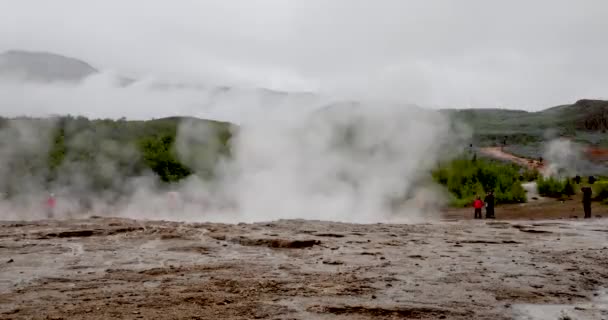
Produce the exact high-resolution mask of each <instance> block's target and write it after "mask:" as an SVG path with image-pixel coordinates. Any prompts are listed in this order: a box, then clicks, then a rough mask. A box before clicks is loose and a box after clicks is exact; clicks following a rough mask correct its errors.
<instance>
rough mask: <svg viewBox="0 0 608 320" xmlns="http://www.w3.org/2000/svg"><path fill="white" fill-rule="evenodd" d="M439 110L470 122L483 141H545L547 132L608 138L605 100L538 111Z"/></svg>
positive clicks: (607, 116) (582, 101) (607, 103)
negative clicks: (501, 139)
mask: <svg viewBox="0 0 608 320" xmlns="http://www.w3.org/2000/svg"><path fill="white" fill-rule="evenodd" d="M441 112H444V113H446V114H448V115H450V116H451V117H453V118H455V119H458V120H461V121H463V122H465V123H467V124H469V125H470V126H471V127H472V128H473V129H474V131H475V134H476V136H477V137H478V138H480V139H482V140H483V139H484V137H485V138H486V139H488V138H496V137H502V136H509V137H513V136H518V137H519V138H520V140H544V139H545V138H546V137H547V135H553V136H569V137H576V136H579V137H583V138H584V139H587V138H590V137H592V136H593V137H595V138H598V139H606V140H608V137H604V138H602V137H603V136H605V133H606V131H607V130H608V101H603V100H587V99H583V100H579V101H577V102H576V103H574V104H568V105H561V106H557V107H553V108H549V109H546V110H542V111H537V112H528V111H522V110H505V109H458V110H449V109H444V110H441ZM595 138H594V139H595ZM594 139H592V140H594ZM595 140H597V139H595ZM518 142H523V143H525V142H529V141H518Z"/></svg>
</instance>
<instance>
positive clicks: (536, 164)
mask: <svg viewBox="0 0 608 320" xmlns="http://www.w3.org/2000/svg"><path fill="white" fill-rule="evenodd" d="M479 151H480V152H481V153H482V154H484V155H486V156H488V157H492V158H495V159H500V160H505V161H510V162H513V163H516V164H518V165H520V166H522V167H526V168H528V169H533V170H534V169H536V170H538V171H539V172H543V170H544V169H545V163H544V162H543V163H541V162H540V161H538V160H535V159H528V158H522V157H518V156H516V155H514V154H512V153H508V152H505V151H503V149H502V148H501V147H486V148H481V149H480V150H479Z"/></svg>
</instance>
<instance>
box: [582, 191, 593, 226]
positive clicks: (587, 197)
mask: <svg viewBox="0 0 608 320" xmlns="http://www.w3.org/2000/svg"><path fill="white" fill-rule="evenodd" d="M581 191H582V192H583V210H584V211H585V219H588V218H591V194H592V193H593V191H592V190H591V187H582V188H581Z"/></svg>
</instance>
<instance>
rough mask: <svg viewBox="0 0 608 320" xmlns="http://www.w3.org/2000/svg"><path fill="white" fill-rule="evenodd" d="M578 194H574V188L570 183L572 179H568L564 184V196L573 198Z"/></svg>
mask: <svg viewBox="0 0 608 320" xmlns="http://www.w3.org/2000/svg"><path fill="white" fill-rule="evenodd" d="M575 193H576V192H574V186H573V185H572V183H571V182H570V179H567V180H566V182H565V183H564V195H566V196H573V195H574V194H575Z"/></svg>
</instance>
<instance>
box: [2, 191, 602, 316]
mask: <svg viewBox="0 0 608 320" xmlns="http://www.w3.org/2000/svg"><path fill="white" fill-rule="evenodd" d="M542 203H544V205H546V206H549V207H550V208H552V209H551V210H553V209H556V210H557V211H559V212H563V215H564V216H565V215H567V214H566V212H569V211H568V210H570V209H569V208H570V206H572V207H574V206H575V200H573V201H572V203H565V204H561V203H558V202H554V203H547V202H541V204H539V205H542ZM549 207H548V208H549ZM522 208H523V207H522ZM558 208H560V209H558ZM498 209H499V210H498V211H497V216H498V217H499V218H501V217H502V218H506V217H514V218H518V219H520V218H524V217H525V216H524V215H531V212H532V211H533V209H532V208H528V209H520V211H517V207H516V206H513V207H499V208H498ZM526 210H527V211H526ZM599 210H600V209H598V211H599ZM520 215H521V216H520ZM579 216H580V214H579ZM446 217H447V218H448V219H447V220H443V221H436V222H433V223H426V224H414V225H396V224H368V225H359V224H346V223H333V222H318V221H304V220H290V221H277V222H272V223H256V224H238V225H231V224H209V223H201V224H185V223H177V222H152V221H135V220H127V219H117V218H91V219H84V220H66V221H33V222H3V223H1V224H0V253H1V254H0V257H1V258H0V319H117V318H120V319H256V318H259V319H513V318H516V319H517V318H519V317H521V319H544V318H542V317H530V318H526V317H525V316H524V315H523V314H522V313H525V314H526V315H531V314H534V313H539V314H541V316H547V315H551V317H548V318H547V319H557V317H553V315H552V313H551V312H559V311H561V309H564V310H567V311H568V312H571V314H573V315H577V316H578V317H577V318H576V319H602V318H606V317H608V307H607V305H608V303H604V302H602V301H601V297H602V291H600V289H601V288H606V287H608V247H607V242H606V240H608V220H603V219H591V220H582V219H579V220H574V219H564V220H552V221H546V220H545V221H523V220H521V221H487V220H483V221H474V220H465V219H463V218H468V216H466V215H465V211H462V212H456V211H450V212H447V213H446ZM530 217H533V218H538V219H544V218H547V217H548V215H546V214H538V215H533V216H530ZM551 217H554V216H551ZM556 217H557V216H556ZM449 220H456V221H449ZM556 305H557V307H555V306H556ZM555 308H559V309H560V310H557V311H556V310H555Z"/></svg>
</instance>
